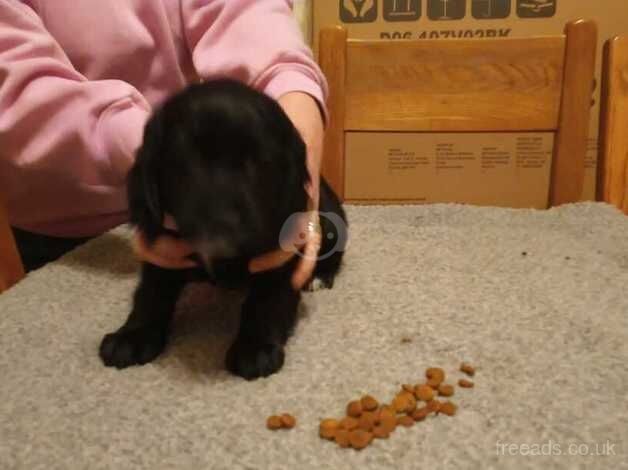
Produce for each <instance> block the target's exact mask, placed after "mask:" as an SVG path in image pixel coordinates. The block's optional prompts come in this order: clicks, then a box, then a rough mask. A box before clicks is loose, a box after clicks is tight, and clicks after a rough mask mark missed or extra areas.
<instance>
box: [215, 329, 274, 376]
mask: <svg viewBox="0 0 628 470" xmlns="http://www.w3.org/2000/svg"><path fill="white" fill-rule="evenodd" d="M283 361H284V350H283V346H281V345H279V344H259V343H249V342H245V341H242V340H241V339H239V338H238V339H236V341H235V343H233V345H232V346H231V348H229V351H228V352H227V359H226V366H227V369H228V370H229V371H230V372H232V373H233V374H235V375H239V376H240V377H243V378H245V379H246V380H253V379H257V378H259V377H267V376H269V375H271V374H274V373H275V372H277V371H278V370H279V369H281V367H282V366H283Z"/></svg>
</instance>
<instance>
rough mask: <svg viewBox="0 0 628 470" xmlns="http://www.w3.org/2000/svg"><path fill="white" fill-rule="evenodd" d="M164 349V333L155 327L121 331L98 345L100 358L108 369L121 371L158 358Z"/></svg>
mask: <svg viewBox="0 0 628 470" xmlns="http://www.w3.org/2000/svg"><path fill="white" fill-rule="evenodd" d="M165 347H166V333H165V332H164V331H163V329H159V328H155V327H148V326H145V327H142V328H135V329H124V328H123V329H121V330H119V331H117V332H115V333H110V334H108V335H106V336H105V337H104V338H103V340H102V342H101V343H100V358H101V359H102V361H103V363H104V364H105V365H106V366H108V367H117V368H118V369H123V368H125V367H129V366H133V365H142V364H146V363H147V362H150V361H152V360H153V359H155V358H156V357H157V356H159V355H160V354H161V353H162V352H163V350H164V349H165Z"/></svg>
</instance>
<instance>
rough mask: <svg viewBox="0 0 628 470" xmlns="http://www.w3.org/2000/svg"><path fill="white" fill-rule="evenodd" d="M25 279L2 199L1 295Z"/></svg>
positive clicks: (0, 205)
mask: <svg viewBox="0 0 628 470" xmlns="http://www.w3.org/2000/svg"><path fill="white" fill-rule="evenodd" d="M23 277H24V267H23V266H22V260H21V258H20V255H19V253H18V251H17V248H16V246H15V239H14V238H13V232H12V231H11V226H10V225H9V217H8V215H7V211H6V208H5V206H4V202H3V200H2V198H1V197H0V293H2V292H3V291H5V290H6V289H8V288H9V287H11V286H13V285H14V284H15V283H16V282H18V281H19V280H20V279H22V278H23Z"/></svg>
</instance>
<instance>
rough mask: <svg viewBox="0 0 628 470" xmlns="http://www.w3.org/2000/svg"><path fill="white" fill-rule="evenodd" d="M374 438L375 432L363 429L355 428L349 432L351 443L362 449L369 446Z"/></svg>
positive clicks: (352, 445) (354, 446)
mask: <svg viewBox="0 0 628 470" xmlns="http://www.w3.org/2000/svg"><path fill="white" fill-rule="evenodd" d="M372 440H373V434H371V433H370V432H366V431H364V430H363V429H355V430H353V431H351V432H350V433H349V443H350V444H351V447H353V448H354V449H357V450H360V449H364V448H365V447H367V446H368V445H369V444H370V443H371V441H372Z"/></svg>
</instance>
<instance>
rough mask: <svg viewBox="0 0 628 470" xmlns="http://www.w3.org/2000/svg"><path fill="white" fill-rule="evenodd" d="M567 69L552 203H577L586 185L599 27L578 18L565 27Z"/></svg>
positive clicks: (552, 186) (551, 195) (557, 141)
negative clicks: (586, 158) (587, 153)
mask: <svg viewBox="0 0 628 470" xmlns="http://www.w3.org/2000/svg"><path fill="white" fill-rule="evenodd" d="M565 35H566V45H565V71H564V77H565V79H564V83H563V92H562V100H561V106H560V118H559V124H558V131H557V133H556V140H555V148H554V158H553V161H552V173H551V181H550V197H549V202H550V206H557V205H560V204H564V203H570V202H577V201H580V199H581V198H582V190H583V188H584V173H585V157H586V149H587V137H588V132H589V126H590V122H591V121H590V113H591V100H592V95H593V84H594V73H595V56H596V51H597V26H596V25H595V23H594V22H592V21H585V20H578V21H574V22H571V23H568V24H567V26H566V28H565Z"/></svg>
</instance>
